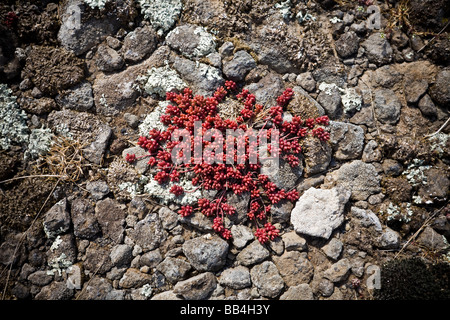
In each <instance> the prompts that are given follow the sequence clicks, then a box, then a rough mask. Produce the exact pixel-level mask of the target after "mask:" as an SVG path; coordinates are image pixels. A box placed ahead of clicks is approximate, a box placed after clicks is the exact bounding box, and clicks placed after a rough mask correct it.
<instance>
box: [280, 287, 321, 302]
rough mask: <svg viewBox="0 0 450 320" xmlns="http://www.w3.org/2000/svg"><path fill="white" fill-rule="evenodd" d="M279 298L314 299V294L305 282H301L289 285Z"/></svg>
mask: <svg viewBox="0 0 450 320" xmlns="http://www.w3.org/2000/svg"><path fill="white" fill-rule="evenodd" d="M280 300H314V294H313V291H312V290H311V287H310V286H309V285H308V284H307V283H302V284H299V285H298V286H292V287H289V289H288V290H287V291H286V292H285V293H283V294H282V295H281V297H280Z"/></svg>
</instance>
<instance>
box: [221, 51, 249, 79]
mask: <svg viewBox="0 0 450 320" xmlns="http://www.w3.org/2000/svg"><path fill="white" fill-rule="evenodd" d="M255 67H256V62H255V60H254V59H253V57H252V56H251V55H250V54H248V53H247V51H244V50H239V51H237V52H236V53H235V54H234V56H233V58H232V59H231V60H229V61H227V62H225V63H224V64H223V73H224V75H225V76H226V77H227V78H228V79H230V80H233V81H242V80H243V79H244V78H245V76H246V75H247V73H248V72H249V71H250V70H252V69H253V68H255Z"/></svg>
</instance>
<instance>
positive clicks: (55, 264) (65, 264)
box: [47, 253, 72, 276]
mask: <svg viewBox="0 0 450 320" xmlns="http://www.w3.org/2000/svg"><path fill="white" fill-rule="evenodd" d="M48 265H49V267H50V268H51V270H49V271H47V274H54V273H55V272H58V274H59V275H60V276H61V275H62V272H63V271H65V270H67V269H68V268H70V267H71V266H72V262H71V261H69V260H67V256H66V254H65V253H61V255H60V256H59V257H57V258H55V259H52V260H49V261H48Z"/></svg>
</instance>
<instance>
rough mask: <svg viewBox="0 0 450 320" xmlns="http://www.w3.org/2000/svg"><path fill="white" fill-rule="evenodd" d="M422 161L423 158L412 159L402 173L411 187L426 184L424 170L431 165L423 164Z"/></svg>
mask: <svg viewBox="0 0 450 320" xmlns="http://www.w3.org/2000/svg"><path fill="white" fill-rule="evenodd" d="M423 163H424V161H423V160H420V159H414V160H413V162H412V163H411V164H410V165H409V166H408V168H407V169H406V170H405V171H403V173H402V174H403V175H404V176H405V177H406V180H408V182H409V183H410V184H411V185H412V186H413V187H417V186H420V185H426V184H427V183H428V181H427V176H426V175H425V171H426V170H428V169H430V168H431V166H429V165H426V166H424V165H423Z"/></svg>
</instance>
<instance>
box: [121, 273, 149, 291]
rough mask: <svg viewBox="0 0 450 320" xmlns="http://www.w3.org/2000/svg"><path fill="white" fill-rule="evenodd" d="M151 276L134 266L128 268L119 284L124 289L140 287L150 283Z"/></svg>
mask: <svg viewBox="0 0 450 320" xmlns="http://www.w3.org/2000/svg"><path fill="white" fill-rule="evenodd" d="M151 279H152V278H151V276H150V275H148V274H146V273H143V272H140V271H139V270H138V269H135V268H128V269H127V271H126V272H125V274H124V275H123V276H122V278H121V279H120V281H119V286H120V287H122V288H124V289H130V288H140V287H142V286H143V285H146V284H150V283H151Z"/></svg>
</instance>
